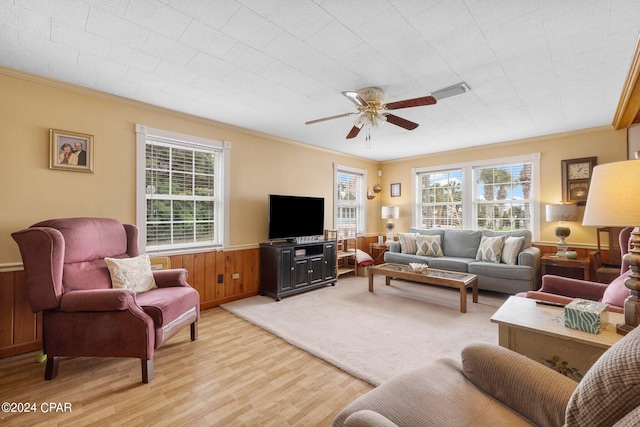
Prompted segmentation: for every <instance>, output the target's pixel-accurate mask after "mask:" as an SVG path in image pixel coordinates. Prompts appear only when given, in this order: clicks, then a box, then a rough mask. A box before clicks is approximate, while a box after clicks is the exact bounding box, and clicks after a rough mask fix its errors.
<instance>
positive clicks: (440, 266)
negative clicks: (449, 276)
mask: <svg viewBox="0 0 640 427" xmlns="http://www.w3.org/2000/svg"><path fill="white" fill-rule="evenodd" d="M474 262H476V260H475V259H473V258H454V257H433V258H429V261H428V264H429V267H431V268H435V269H437V270H449V271H458V272H461V273H466V272H467V271H469V265H470V264H471V263H474Z"/></svg>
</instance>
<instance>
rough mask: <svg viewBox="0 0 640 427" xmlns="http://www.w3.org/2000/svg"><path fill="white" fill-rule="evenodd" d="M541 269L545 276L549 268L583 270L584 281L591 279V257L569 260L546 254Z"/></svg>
mask: <svg viewBox="0 0 640 427" xmlns="http://www.w3.org/2000/svg"><path fill="white" fill-rule="evenodd" d="M540 267H541V270H542V275H543V276H544V275H545V274H547V268H548V267H560V268H573V269H577V270H582V277H583V278H584V280H589V279H590V269H591V262H590V261H589V257H586V258H578V259H569V258H564V257H559V256H556V255H552V254H544V255H542V257H541V258H540Z"/></svg>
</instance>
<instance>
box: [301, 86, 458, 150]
mask: <svg viewBox="0 0 640 427" xmlns="http://www.w3.org/2000/svg"><path fill="white" fill-rule="evenodd" d="M470 90H471V89H470V88H469V85H467V84H466V83H465V82H461V83H457V84H455V85H452V86H449V87H446V88H444V89H440V90H437V91H435V92H432V93H430V94H429V95H427V96H423V97H420V98H413V99H405V100H404V101H395V102H391V103H389V104H385V103H384V102H383V98H384V92H383V91H382V89H380V88H377V87H367V88H364V89H359V90H357V91H345V92H342V94H343V95H344V96H346V97H347V98H349V99H350V100H351V102H353V103H354V104H355V105H356V107H357V109H358V111H357V112H355V113H344V114H338V115H336V116H330V117H324V118H322V119H316V120H311V121H308V122H306V123H305V124H306V125H311V124H314V123H319V122H324V121H327V120H333V119H339V118H341V117H348V116H353V115H355V114H359V116H358V118H357V119H356V122H355V124H354V126H353V127H352V128H351V130H350V131H349V133H348V134H347V139H351V138H355V137H356V136H358V133H359V132H360V130H361V129H362V128H363V127H366V128H367V131H368V130H369V129H370V128H372V127H373V128H377V127H378V126H380V125H381V124H382V123H384V122H389V123H391V124H394V125H396V126H400V127H401V128H404V129H407V130H413V129H415V128H417V127H418V123H414V122H412V121H409V120H407V119H403V118H402V117H398V116H396V115H395V114H391V113H388V112H387V111H388V110H399V109H401V108H409V107H420V106H423V105H433V104H435V103H436V102H438V101H440V100H442V99H445V98H449V97H451V96H456V95H461V94H463V93H465V92H468V91H470ZM366 139H367V140H368V139H369V134H368V132H367V137H366Z"/></svg>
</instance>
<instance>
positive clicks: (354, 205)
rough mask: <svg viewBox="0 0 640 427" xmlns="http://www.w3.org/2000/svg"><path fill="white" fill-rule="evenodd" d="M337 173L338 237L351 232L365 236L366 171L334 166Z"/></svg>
mask: <svg viewBox="0 0 640 427" xmlns="http://www.w3.org/2000/svg"><path fill="white" fill-rule="evenodd" d="M334 172H335V187H334V189H335V197H334V209H335V228H336V230H337V231H338V235H340V234H343V235H348V233H349V230H354V229H355V230H356V233H357V234H364V230H365V224H364V218H365V200H366V199H367V197H366V190H365V182H366V171H365V170H363V169H355V168H350V167H347V166H340V165H334Z"/></svg>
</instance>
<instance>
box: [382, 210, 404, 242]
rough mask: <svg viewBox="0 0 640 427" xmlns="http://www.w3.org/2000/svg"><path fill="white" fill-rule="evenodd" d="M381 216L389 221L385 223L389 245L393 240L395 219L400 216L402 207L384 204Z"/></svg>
mask: <svg viewBox="0 0 640 427" xmlns="http://www.w3.org/2000/svg"><path fill="white" fill-rule="evenodd" d="M381 216H382V219H386V220H387V223H386V224H385V225H384V227H385V228H386V229H387V241H386V242H385V243H386V244H387V245H389V244H390V243H391V242H393V229H394V227H395V224H394V223H393V220H394V219H398V218H400V208H399V207H398V206H383V207H382V215H381Z"/></svg>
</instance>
